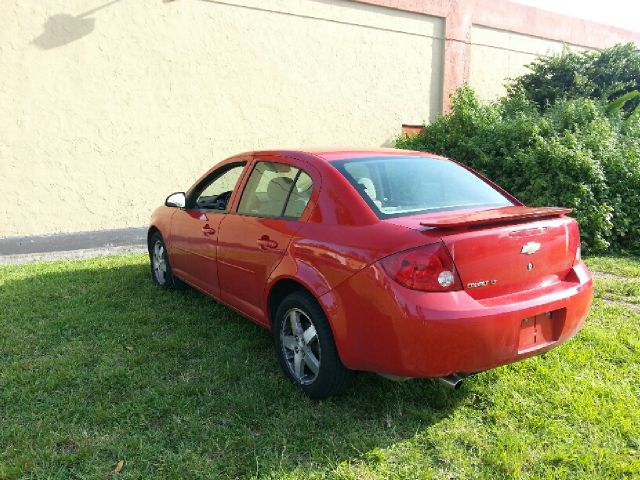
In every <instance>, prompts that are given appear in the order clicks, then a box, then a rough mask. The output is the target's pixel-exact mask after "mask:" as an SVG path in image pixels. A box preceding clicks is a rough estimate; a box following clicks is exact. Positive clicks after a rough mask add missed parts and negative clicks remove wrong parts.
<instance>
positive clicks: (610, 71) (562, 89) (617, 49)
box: [508, 43, 640, 113]
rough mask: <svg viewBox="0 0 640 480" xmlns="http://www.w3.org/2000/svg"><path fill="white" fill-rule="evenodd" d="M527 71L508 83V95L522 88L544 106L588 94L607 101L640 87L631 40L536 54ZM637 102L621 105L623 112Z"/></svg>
mask: <svg viewBox="0 0 640 480" xmlns="http://www.w3.org/2000/svg"><path fill="white" fill-rule="evenodd" d="M528 68H529V70H530V73H527V74H525V75H522V76H521V77H518V78H516V79H515V80H514V81H513V82H512V83H511V84H510V85H509V86H508V92H509V95H510V96H514V95H516V96H517V95H519V94H520V93H521V92H524V94H525V96H526V98H527V99H528V100H530V101H531V102H533V103H534V104H535V105H536V106H537V107H538V108H540V109H542V110H544V109H546V108H548V107H549V106H551V105H553V104H554V103H555V102H556V101H558V100H560V99H562V98H564V99H571V98H573V99H579V98H591V99H593V100H600V101H611V100H613V99H615V98H619V97H620V96H622V95H624V94H625V93H629V92H632V91H633V90H638V89H640V55H639V54H638V53H637V47H636V46H635V45H634V44H633V43H628V44H626V45H615V46H614V47H611V48H608V49H606V50H602V51H585V52H573V51H571V50H569V49H565V50H564V51H563V52H562V53H559V54H556V55H552V56H549V57H540V58H538V59H537V60H536V61H534V62H533V63H531V64H529V65H528ZM638 104H640V98H635V99H633V100H632V101H630V102H628V103H627V104H626V105H625V107H624V108H625V111H626V112H627V113H629V112H632V111H633V110H634V109H635V108H636V107H637V105H638Z"/></svg>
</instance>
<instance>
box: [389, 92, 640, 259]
mask: <svg viewBox="0 0 640 480" xmlns="http://www.w3.org/2000/svg"><path fill="white" fill-rule="evenodd" d="M634 117H635V116H634ZM639 135H640V122H639V121H638V119H637V118H631V119H628V120H627V121H625V120H624V119H623V114H622V113H621V112H614V113H613V114H612V116H611V117H608V116H607V114H606V113H605V108H604V105H603V104H602V102H600V101H597V100H593V99H591V98H580V97H578V98H559V99H556V100H554V102H553V103H549V104H547V105H546V108H544V109H541V108H539V106H538V104H536V102H535V101H534V100H532V99H531V98H530V95H527V94H526V93H525V92H524V91H522V90H520V91H519V92H516V91H513V92H512V93H511V94H510V95H508V96H506V97H504V98H502V99H500V100H498V101H496V102H494V103H491V104H487V105H483V104H481V103H480V102H479V100H478V98H477V97H476V95H475V94H474V93H473V91H472V90H471V89H470V88H468V87H462V88H461V89H459V90H458V91H457V92H456V93H455V94H454V95H453V96H452V109H451V113H449V114H447V115H444V116H440V117H438V118H437V119H436V120H435V121H434V122H433V123H432V124H430V125H427V126H426V127H425V129H424V131H423V132H422V133H421V134H419V135H416V136H414V137H401V138H399V139H397V141H396V146H397V147H398V148H408V149H412V150H424V151H431V152H434V153H438V154H442V155H446V156H448V157H450V158H453V159H455V160H458V161H460V162H462V163H464V164H466V165H469V166H470V167H472V168H474V169H476V170H478V171H480V172H481V173H483V174H484V175H486V176H488V177H489V178H491V179H492V180H494V181H496V182H497V183H498V184H500V185H501V186H503V187H505V188H506V189H507V190H508V191H510V192H511V193H512V194H514V195H515V196H516V197H517V198H519V199H520V200H521V201H523V202H524V203H525V204H527V205H530V206H544V205H557V206H565V207H570V208H573V209H574V215H575V217H576V218H577V220H578V222H579V224H580V227H581V231H582V245H583V248H584V250H585V251H586V252H591V253H594V252H602V251H604V250H606V249H607V248H608V247H609V246H610V245H611V246H612V247H613V248H615V249H618V250H629V251H634V252H640V213H639V212H640V146H639V145H638V138H639Z"/></svg>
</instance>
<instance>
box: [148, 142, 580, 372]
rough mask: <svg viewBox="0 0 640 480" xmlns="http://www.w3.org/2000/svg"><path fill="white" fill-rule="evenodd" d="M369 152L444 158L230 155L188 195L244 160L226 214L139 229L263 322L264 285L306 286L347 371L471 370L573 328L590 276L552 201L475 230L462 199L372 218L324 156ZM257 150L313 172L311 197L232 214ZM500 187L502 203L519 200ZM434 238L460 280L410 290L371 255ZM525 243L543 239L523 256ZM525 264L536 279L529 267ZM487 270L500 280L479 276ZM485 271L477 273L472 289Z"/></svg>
mask: <svg viewBox="0 0 640 480" xmlns="http://www.w3.org/2000/svg"><path fill="white" fill-rule="evenodd" d="M372 156H375V157H381V156H405V157H406V156H418V157H428V158H443V157H438V156H436V155H432V154H425V153H422V152H407V151H400V150H394V149H379V150H367V151H318V152H300V151H269V152H253V153H247V154H242V155H239V156H235V157H232V158H230V159H228V160H225V161H224V162H222V163H220V164H218V165H216V166H215V167H214V168H212V169H211V170H210V171H209V172H207V173H206V174H205V175H203V176H202V177H201V178H200V180H198V181H197V182H196V184H194V187H192V188H191V189H190V190H189V192H187V195H189V194H190V193H191V192H193V191H194V188H196V186H197V185H198V184H199V183H200V182H201V181H204V180H206V179H207V178H209V177H210V175H211V174H212V173H213V172H215V171H216V170H217V169H219V168H220V167H221V166H224V165H228V164H232V163H237V162H246V167H245V170H244V172H243V173H242V175H241V177H240V179H239V181H238V184H237V185H236V189H235V190H234V192H233V194H232V196H231V198H230V200H229V204H228V207H227V210H228V211H227V212H224V213H221V212H216V211H202V210H185V209H178V208H171V207H160V208H158V209H157V210H156V211H155V212H154V214H153V216H152V218H151V229H152V231H155V230H159V231H160V232H161V233H162V235H163V238H164V239H165V242H166V243H167V246H168V254H169V261H170V263H171V265H172V268H173V271H174V274H176V275H177V276H178V277H180V278H182V279H183V280H185V281H186V282H187V283H189V284H191V285H193V286H194V287H196V288H198V289H199V290H201V291H203V292H204V293H206V294H208V295H210V296H212V297H213V298H215V299H217V300H218V301H220V302H222V303H224V304H226V305H228V306H230V307H232V308H234V309H235V310H237V311H238V312H240V313H241V314H243V315H244V316H246V317H248V318H250V319H251V320H253V321H254V322H256V323H258V324H260V325H262V326H264V327H266V328H270V325H271V320H272V319H271V318H270V317H271V313H270V312H271V305H270V298H271V297H270V295H271V293H272V292H273V291H274V288H275V287H276V286H277V285H281V283H280V282H295V283H297V284H298V285H300V286H301V287H303V288H305V289H306V290H307V291H308V292H309V293H311V294H312V295H313V296H314V297H315V298H316V299H317V301H318V303H319V304H320V306H321V307H322V308H323V310H324V312H325V314H326V316H327V318H328V320H329V322H330V325H331V328H332V331H333V335H334V339H335V342H336V346H337V348H338V353H339V355H340V358H341V360H342V362H343V363H344V364H345V365H346V366H347V367H349V368H352V369H355V370H367V371H374V372H379V373H385V374H391V375H400V376H409V377H434V376H442V375H448V374H451V373H456V372H468V373H471V372H477V371H481V370H486V369H489V368H493V367H496V366H499V365H503V364H506V363H510V362H514V361H517V360H520V359H522V358H526V357H527V356H531V355H535V354H538V353H541V352H544V351H546V350H548V349H550V348H553V347H555V346H557V345H559V344H560V343H562V342H563V341H565V340H566V339H567V338H569V337H571V336H572V335H573V334H575V332H576V331H577V330H578V329H579V328H580V326H581V325H582V323H583V321H584V319H585V318H586V316H587V313H588V310H589V306H590V302H591V296H592V280H591V274H590V273H589V271H588V269H587V268H586V266H585V265H584V263H583V262H582V261H581V260H580V259H579V258H577V259H576V257H575V252H576V249H577V248H579V233H578V228H577V224H576V222H575V220H573V219H571V218H570V217H567V216H565V215H563V214H564V213H565V212H564V211H557V212H555V213H554V215H556V216H555V217H553V218H533V219H524V218H510V219H504V221H505V222H506V223H500V224H497V225H484V226H478V225H474V222H473V219H474V218H475V219H476V220H477V219H478V218H481V219H482V218H484V219H485V223H486V217H487V214H486V210H485V211H476V210H473V209H469V210H467V211H463V212H462V213H463V214H464V215H465V216H466V218H468V219H471V221H467V222H464V221H463V222H460V221H459V219H458V223H457V224H456V222H455V221H454V220H452V218H454V217H456V216H458V217H460V213H457V214H456V215H452V212H446V213H434V214H429V215H425V214H422V215H414V216H404V217H396V218H390V219H386V220H381V219H379V218H378V216H377V215H376V214H375V213H374V212H373V211H372V209H371V208H370V207H369V205H368V204H367V203H366V202H365V200H364V199H363V197H362V196H361V195H360V194H359V193H358V192H357V191H356V190H355V188H354V187H353V186H352V185H351V183H350V182H349V181H348V180H347V179H346V178H345V176H344V175H342V173H340V172H339V171H338V169H337V168H335V167H334V166H333V165H331V162H332V161H335V160H341V159H351V158H365V157H372ZM257 160H266V161H274V162H280V163H288V164H291V165H293V166H295V167H297V168H300V169H303V170H304V171H305V172H307V174H308V175H309V176H311V178H312V180H313V184H314V186H313V193H312V195H311V199H310V201H309V203H308V205H307V207H306V209H305V210H304V213H303V214H302V216H301V217H300V218H299V219H297V220H290V219H284V218H261V217H255V216H250V215H241V214H238V213H237V207H238V203H239V200H240V196H241V193H242V191H243V188H244V186H245V184H246V181H247V179H248V177H249V174H250V172H251V170H252V168H253V165H254V164H255V162H256V161H257ZM465 168H466V167H465ZM474 173H475V172H474ZM476 175H477V174H476ZM483 180H484V179H483ZM485 181H487V180H485ZM487 183H489V184H491V185H492V186H494V188H496V189H497V190H499V191H500V192H504V190H502V189H501V188H500V187H497V186H495V185H494V184H492V183H491V182H489V181H487ZM505 195H506V196H507V198H509V199H510V200H511V201H513V203H514V205H515V207H513V208H514V209H517V208H518V207H522V204H521V203H520V202H519V201H517V200H516V199H515V198H513V197H512V196H511V195H509V194H505ZM521 211H522V210H521ZM483 212H484V213H483ZM439 219H440V220H439ZM438 221H441V222H442V226H444V227H446V228H438ZM425 223H426V224H428V226H425ZM476 223H477V222H476ZM205 226H208V227H209V228H208V229H205V228H204V227H205ZM437 242H442V243H443V244H444V245H446V247H447V249H448V251H449V252H450V254H451V257H452V259H453V262H454V263H455V265H456V269H457V274H458V275H459V276H460V280H461V281H462V285H463V286H464V289H462V290H458V291H451V292H423V291H417V290H412V289H409V288H406V287H404V286H402V285H401V284H399V283H398V282H396V281H395V280H394V279H393V278H391V277H390V276H389V274H388V273H387V272H386V271H385V269H384V268H382V266H381V264H380V263H379V262H380V260H382V259H383V258H385V257H388V256H390V255H393V254H396V253H398V252H402V251H405V250H410V249H413V248H417V247H420V246H423V245H428V244H433V243H437ZM527 242H537V243H540V244H544V246H545V248H543V249H541V250H540V252H537V253H534V254H533V255H527V254H523V253H522V251H521V249H522V246H523V245H524V244H526V243H527ZM532 259H533V260H532ZM533 262H535V264H536V266H535V275H528V273H529V272H527V270H526V269H527V264H528V263H533ZM494 276H496V277H499V278H500V281H499V282H494V284H491V282H490V280H491V279H492V278H494ZM483 281H489V283H488V284H487V285H486V286H483V288H473V287H472V285H474V284H477V283H478V282H480V283H482V282H483Z"/></svg>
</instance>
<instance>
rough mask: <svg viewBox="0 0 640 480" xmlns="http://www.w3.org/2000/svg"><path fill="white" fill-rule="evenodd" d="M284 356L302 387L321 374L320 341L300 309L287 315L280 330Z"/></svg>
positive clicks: (293, 309) (294, 309) (307, 317)
mask: <svg viewBox="0 0 640 480" xmlns="http://www.w3.org/2000/svg"><path fill="white" fill-rule="evenodd" d="M280 340H281V342H280V343H281V345H282V347H281V348H282V354H283V356H284V359H285V361H286V364H287V367H288V368H289V370H290V372H291V374H292V375H293V377H294V378H295V379H296V380H297V381H298V382H299V383H301V384H302V385H309V384H311V383H313V382H314V381H315V379H316V378H317V377H318V373H319V372H320V361H321V352H320V341H319V338H318V333H317V331H316V327H315V325H314V324H313V322H312V321H311V319H310V318H309V316H308V315H307V314H306V313H305V312H304V311H302V310H300V309H298V308H292V309H290V310H288V311H287V312H286V313H285V318H284V321H283V322H282V327H281V329H280Z"/></svg>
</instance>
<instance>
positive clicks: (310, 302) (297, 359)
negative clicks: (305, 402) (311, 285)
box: [273, 292, 353, 399]
mask: <svg viewBox="0 0 640 480" xmlns="http://www.w3.org/2000/svg"><path fill="white" fill-rule="evenodd" d="M273 332H274V336H275V340H276V348H277V353H278V361H279V363H280V367H281V368H282V370H283V372H284V373H285V375H287V377H289V378H290V379H291V381H292V382H293V383H294V384H296V385H298V386H300V388H302V390H303V391H304V393H305V394H307V395H308V396H309V397H311V398H314V399H323V398H327V397H330V396H333V395H338V394H340V393H342V392H344V391H345V390H346V388H347V387H348V386H349V383H350V381H351V377H352V375H353V372H352V371H351V370H349V369H348V368H346V367H345V366H344V365H343V364H342V362H341V361H340V357H339V356H338V351H337V349H336V345H335V342H334V340H333V334H332V332H331V328H330V326H329V322H328V321H327V318H326V316H325V315H324V312H323V311H322V309H321V308H320V306H319V305H318V304H317V302H316V301H315V299H314V298H313V297H311V296H310V295H308V294H304V293H301V292H296V293H292V294H290V295H288V296H287V297H285V299H284V300H283V301H282V302H281V303H280V305H279V306H278V310H277V311H276V316H275V319H274V325H273Z"/></svg>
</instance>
